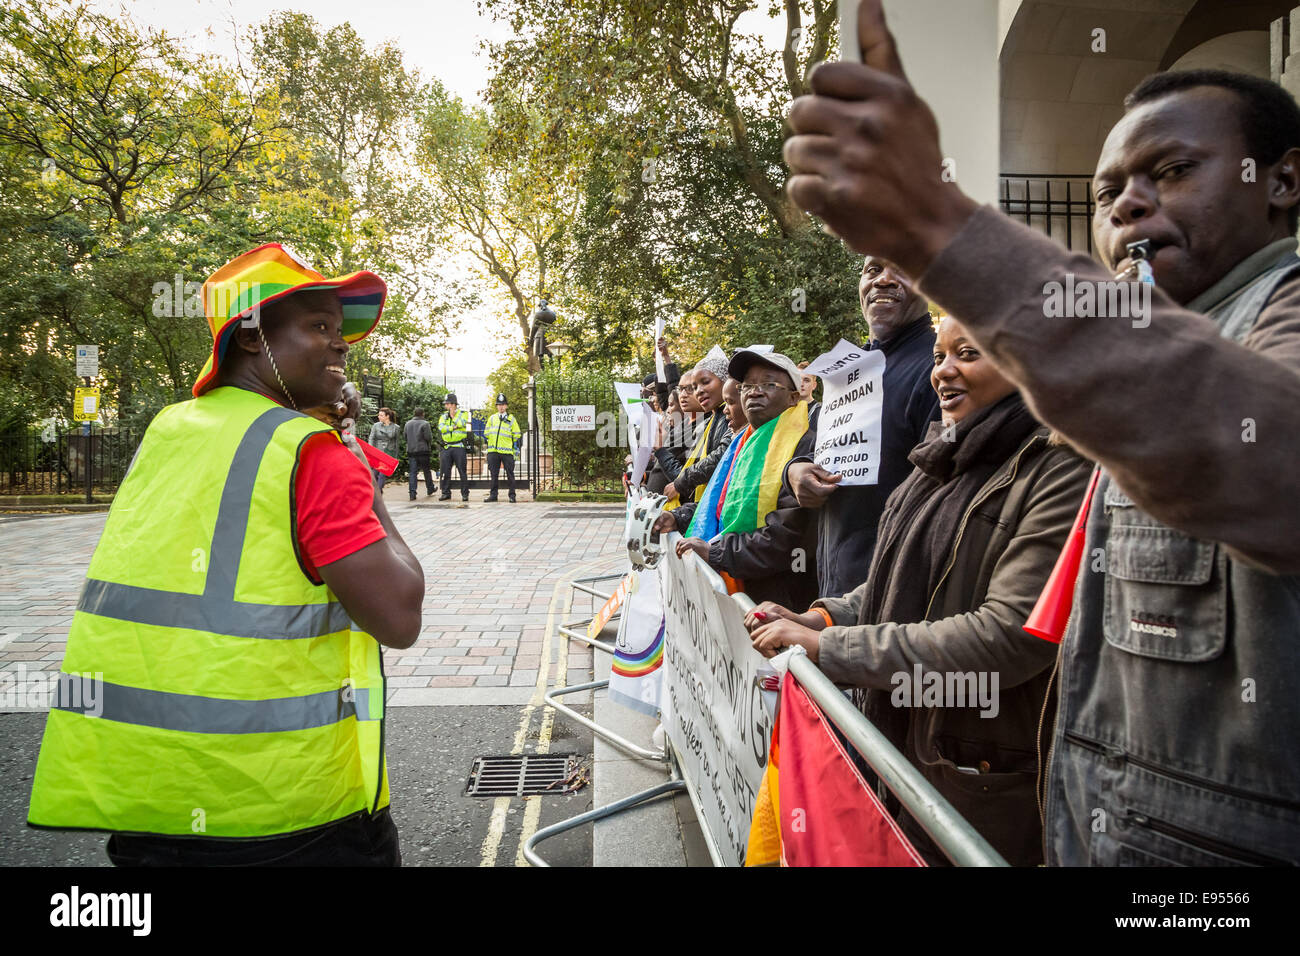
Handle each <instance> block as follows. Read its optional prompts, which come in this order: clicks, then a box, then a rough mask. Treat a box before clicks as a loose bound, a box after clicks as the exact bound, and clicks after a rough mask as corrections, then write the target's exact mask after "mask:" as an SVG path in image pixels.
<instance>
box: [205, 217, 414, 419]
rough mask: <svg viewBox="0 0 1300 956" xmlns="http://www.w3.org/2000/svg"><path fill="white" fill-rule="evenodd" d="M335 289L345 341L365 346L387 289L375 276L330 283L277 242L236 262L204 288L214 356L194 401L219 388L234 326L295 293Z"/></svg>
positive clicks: (342, 278)
mask: <svg viewBox="0 0 1300 956" xmlns="http://www.w3.org/2000/svg"><path fill="white" fill-rule="evenodd" d="M317 289H334V290H336V291H337V292H338V295H339V302H340V304H341V305H342V306H343V339H344V341H346V342H348V343H349V344H351V343H353V342H360V341H361V340H362V339H364V338H365V337H366V336H367V335H369V334H370V333H371V332H372V331H373V330H374V328H375V326H376V325H378V324H379V316H380V314H381V313H383V311H384V300H385V298H387V296H388V286H387V285H385V284H384V280H383V279H381V278H379V276H377V275H375V274H374V273H373V272H350V273H348V274H347V275H345V276H339V277H338V278H335V279H327V278H325V277H324V276H323V275H321V274H320V273H319V272H317V271H316V270H315V269H313V268H311V267H310V266H309V265H307V263H305V262H303V261H302V260H301V259H299V258H298V256H297V255H295V254H294V253H293V252H291V251H290V250H288V249H286V248H285V247H284V246H282V245H280V243H278V242H268V243H267V244H266V245H264V246H258V247H257V248H256V249H253V250H252V251H250V252H245V253H244V254H243V255H242V256H238V257H236V258H234V259H231V260H230V261H229V262H227V263H226V264H225V265H224V266H222V267H221V268H220V269H218V270H217V271H216V272H214V273H212V275H210V276H208V279H207V281H206V282H204V283H203V314H204V316H205V317H206V318H207V320H208V330H209V331H210V332H211V333H212V354H211V355H209V356H208V360H207V361H206V362H205V363H204V364H203V371H202V372H201V373H199V378H198V381H196V382H195V383H194V389H193V392H194V397H195V398H197V397H198V396H200V395H202V394H203V393H204V392H206V391H207V390H208V389H210V388H212V387H213V386H215V385H216V378H217V367H218V365H219V364H220V362H221V357H222V355H223V354H224V353H225V350H226V346H227V345H228V344H229V343H230V334H229V333H230V332H231V330H233V329H234V328H235V323H236V322H237V321H239V320H240V319H243V318H245V317H247V316H249V315H252V314H254V312H255V310H256V309H258V308H260V307H261V306H264V305H267V304H269V303H271V302H274V301H276V300H277V299H283V298H284V297H285V296H286V295H292V294H293V293H294V292H308V291H313V290H317Z"/></svg>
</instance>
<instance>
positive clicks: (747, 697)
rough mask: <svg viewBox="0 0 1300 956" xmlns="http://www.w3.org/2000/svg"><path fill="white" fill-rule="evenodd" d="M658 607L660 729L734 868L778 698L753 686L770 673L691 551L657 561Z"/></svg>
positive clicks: (717, 582) (740, 618) (734, 608)
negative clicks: (662, 625) (661, 652)
mask: <svg viewBox="0 0 1300 956" xmlns="http://www.w3.org/2000/svg"><path fill="white" fill-rule="evenodd" d="M658 567H659V578H660V580H659V584H660V592H661V595H662V598H663V609H664V623H665V628H664V668H663V671H664V674H663V682H664V686H663V693H662V695H661V700H662V710H663V716H662V720H663V725H664V730H665V731H666V732H667V734H668V738H669V739H670V740H671V741H672V744H673V747H674V748H675V749H676V751H677V754H678V757H679V758H680V763H681V768H682V774H683V776H684V777H685V778H686V780H687V782H688V783H689V785H690V786H691V788H692V789H693V791H694V792H695V795H696V800H697V803H698V805H699V807H700V809H701V812H702V814H703V819H702V820H701V823H703V825H704V828H705V830H706V831H707V833H708V835H709V837H710V839H711V842H712V843H713V844H714V846H715V848H716V849H717V851H718V855H719V858H720V859H721V861H722V862H723V863H724V864H725V865H727V866H740V865H741V864H743V863H744V860H745V849H746V844H747V843H748V841H749V823H750V817H751V815H752V814H753V812H754V799H755V797H756V795H757V793H758V787H759V785H760V783H761V782H762V779H763V771H764V768H765V767H766V765H767V744H768V740H769V739H770V738H771V733H772V721H773V714H774V710H775V699H776V695H775V694H773V693H771V692H765V691H763V690H761V689H760V688H759V686H758V682H757V680H756V678H757V676H758V675H759V673H760V672H762V673H767V672H769V671H770V670H771V667H770V666H769V665H768V664H767V662H766V661H765V660H764V659H763V657H762V656H761V655H760V654H759V653H758V652H757V651H755V650H754V648H753V647H752V645H751V644H750V640H749V635H748V633H746V631H745V625H744V615H742V614H741V613H740V607H739V605H737V604H736V602H735V601H734V600H732V598H731V597H730V596H729V595H727V594H726V593H724V592H721V591H718V590H715V589H714V588H715V587H720V586H721V579H719V578H718V577H717V576H716V575H710V574H709V572H708V569H707V568H706V566H705V565H704V563H703V562H702V561H700V559H699V558H698V557H697V556H695V555H687V557H686V559H685V560H683V559H679V558H677V557H676V556H673V555H669V554H665V555H664V557H663V558H662V559H661V560H660V561H659V565H658Z"/></svg>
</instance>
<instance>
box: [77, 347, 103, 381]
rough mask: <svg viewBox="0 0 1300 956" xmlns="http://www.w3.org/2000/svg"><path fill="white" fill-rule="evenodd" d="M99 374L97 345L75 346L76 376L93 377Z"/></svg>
mask: <svg viewBox="0 0 1300 956" xmlns="http://www.w3.org/2000/svg"><path fill="white" fill-rule="evenodd" d="M98 374H99V346H98V345H78V346H77V377H78V378H94V377H95V376H97V375H98Z"/></svg>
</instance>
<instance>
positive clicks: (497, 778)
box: [465, 754, 579, 797]
mask: <svg viewBox="0 0 1300 956" xmlns="http://www.w3.org/2000/svg"><path fill="white" fill-rule="evenodd" d="M578 760H579V757H578V755H577V754H521V755H519V756H514V757H475V758H474V766H472V767H471V768H470V771H469V783H467V784H466V785H465V796H467V797H522V796H526V795H528V794H532V793H559V792H561V791H562V790H563V789H564V788H563V787H562V786H560V785H561V784H562V783H563V782H564V781H565V780H567V779H568V778H569V777H570V776H572V774H573V772H574V771H575V770H576V769H577V768H578Z"/></svg>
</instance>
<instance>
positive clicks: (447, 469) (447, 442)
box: [438, 392, 469, 501]
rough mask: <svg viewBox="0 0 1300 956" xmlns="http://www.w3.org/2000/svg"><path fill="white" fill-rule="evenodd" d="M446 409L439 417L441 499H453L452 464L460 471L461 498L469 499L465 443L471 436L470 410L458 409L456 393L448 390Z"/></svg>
mask: <svg viewBox="0 0 1300 956" xmlns="http://www.w3.org/2000/svg"><path fill="white" fill-rule="evenodd" d="M442 403H443V405H444V406H445V407H446V409H447V410H446V411H445V412H443V414H442V417H441V418H439V419H438V434H440V435H441V436H442V444H443V448H442V454H441V455H440V456H439V459H440V461H439V468H438V470H439V471H441V472H442V475H441V477H442V494H441V495H439V496H438V500H439V501H450V500H451V466H452V465H455V466H456V469H457V470H458V471H459V472H460V500H461V501H469V476H468V475H467V474H466V473H465V443H466V441H467V440H468V438H469V412H462V411H457V410H456V393H455V392H448V393H447V397H446V398H444V399H443V400H442Z"/></svg>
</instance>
